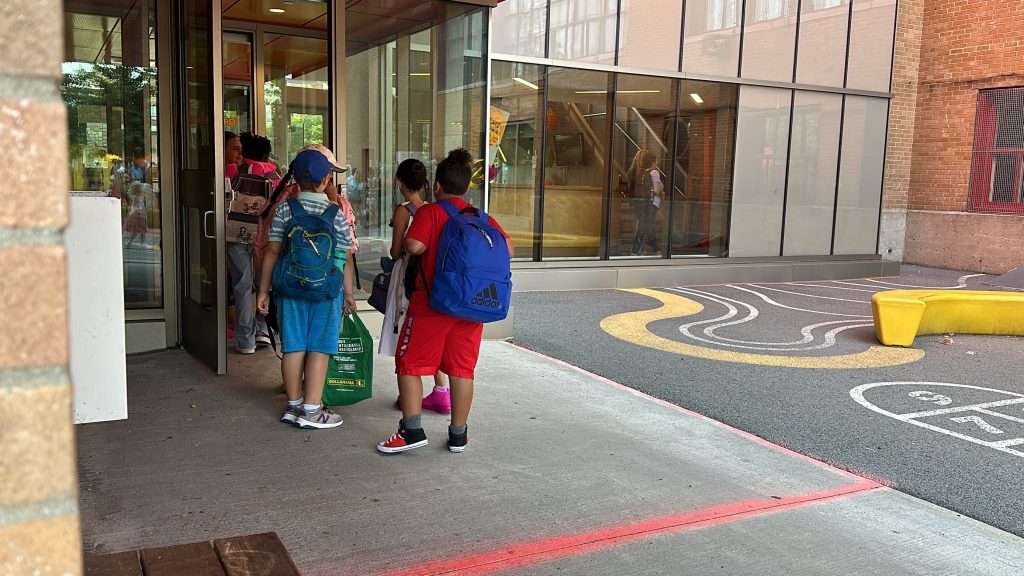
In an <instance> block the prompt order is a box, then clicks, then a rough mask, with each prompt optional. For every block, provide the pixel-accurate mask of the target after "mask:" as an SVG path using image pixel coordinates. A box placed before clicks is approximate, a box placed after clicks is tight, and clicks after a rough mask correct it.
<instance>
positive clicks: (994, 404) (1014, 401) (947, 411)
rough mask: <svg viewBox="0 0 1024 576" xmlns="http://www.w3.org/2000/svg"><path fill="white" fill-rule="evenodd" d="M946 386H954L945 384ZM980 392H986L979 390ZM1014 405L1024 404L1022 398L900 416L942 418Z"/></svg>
mask: <svg viewBox="0 0 1024 576" xmlns="http://www.w3.org/2000/svg"><path fill="white" fill-rule="evenodd" d="M947 386H956V384H947ZM981 390H986V389H985V388H981ZM999 392H1003V393H1004V394H1012V392H1004V391H1002V390H1000V391H999ZM1014 404H1024V398H1010V399H1007V400H996V401H994V402H982V403H980V404H969V405H967V406H954V407H953V408H939V409H938V410H929V411H927V412H912V413H910V414H900V416H902V417H903V418H930V417H932V416H943V415H945V414H958V413H960V412H973V411H975V410H983V409H985V408H998V407H1000V406H1012V405H1014Z"/></svg>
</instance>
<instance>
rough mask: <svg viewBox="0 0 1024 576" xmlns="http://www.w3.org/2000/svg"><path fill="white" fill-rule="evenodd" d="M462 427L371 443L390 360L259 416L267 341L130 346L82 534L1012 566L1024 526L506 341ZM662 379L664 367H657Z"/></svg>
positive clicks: (593, 566)
mask: <svg viewBox="0 0 1024 576" xmlns="http://www.w3.org/2000/svg"><path fill="white" fill-rule="evenodd" d="M483 348H484V349H483V351H482V354H481V362H480V367H479V369H478V380H477V390H476V400H475V403H474V409H473V414H472V417H471V418H470V444H469V447H468V448H467V450H466V452H464V453H463V454H458V455H454V454H450V453H449V452H448V451H447V448H446V447H445V430H446V425H447V418H446V417H443V416H439V415H436V414H433V413H427V414H425V415H424V421H425V428H426V432H427V435H428V437H429V438H430V440H431V444H430V445H429V446H427V447H425V448H421V449H419V450H415V451H413V452H409V453H405V454H398V455H391V456H385V455H381V454H378V453H377V452H376V450H375V449H374V446H375V444H376V442H378V441H379V440H382V439H384V438H386V437H387V436H388V435H390V434H391V433H393V432H394V430H395V428H396V425H397V421H398V418H399V414H398V412H397V411H395V410H394V409H393V408H392V407H391V404H392V403H393V401H394V398H395V395H396V391H395V384H394V376H393V375H391V372H392V371H393V369H392V366H393V365H392V363H391V361H390V359H387V358H378V360H377V366H376V369H377V371H376V376H377V381H376V382H375V388H376V394H375V397H374V398H373V399H372V400H369V401H366V402H362V403H360V404H357V405H355V406H349V407H346V408H343V409H342V410H341V413H342V414H343V415H344V417H345V420H346V422H345V424H344V426H342V427H341V428H340V429H336V430H328V431H303V430H298V429H294V428H290V427H287V426H285V425H282V424H280V423H278V422H277V418H278V416H279V415H280V412H281V410H282V407H283V399H282V398H283V397H281V396H276V397H275V395H274V389H275V388H276V387H277V386H278V383H279V376H278V372H277V360H276V358H274V357H273V356H272V355H271V354H270V353H268V352H261V353H260V354H258V355H256V356H255V357H245V358H238V357H232V360H233V361H234V364H233V366H237V367H236V368H234V370H233V374H232V375H231V376H227V377H220V378H218V377H216V376H214V375H212V374H211V373H209V372H208V371H207V370H206V369H205V368H203V367H201V366H200V365H199V364H198V363H197V362H195V361H194V360H192V358H191V357H189V356H188V355H187V354H186V353H184V352H180V351H171V352H164V353H159V354H153V355H148V356H143V357H134V358H131V359H129V420H128V421H126V422H115V423H104V424H89V425H83V426H79V427H78V429H77V430H78V453H79V467H80V476H81V494H80V498H81V515H82V525H83V532H84V541H85V546H86V550H87V551H96V552H116V551H122V550H128V549H135V548H141V547H151V546H160V545H168V544H176V543H184V542H193V541H198V540H209V539H212V538H219V537H225V536H233V535H238V534H247V533H253V532H263V531H276V532H277V533H278V534H279V535H280V536H281V538H282V540H283V541H284V543H285V545H286V546H287V547H288V548H289V550H290V551H291V552H292V554H293V556H294V558H295V561H296V563H297V564H298V566H299V568H300V569H301V570H302V572H303V574H306V575H309V576H317V575H328V574H332V575H333V574H339V575H340V574H360V575H382V574H388V575H398V574H419V575H427V574H517V575H518V574H522V575H527V574H530V575H536V574H578V575H603V574H608V575H612V574H614V575H623V574H682V573H685V574H780V575H781V574H787V575H803V574H807V575H812V574H814V575H817V574H886V575H894V574H922V575H924V574H927V575H933V574H958V575H966V574H978V575H982V574H984V575H1000V574H1006V575H1010V574H1020V573H1022V572H1024V540H1022V539H1020V538H1017V537H1016V536H1013V535H1010V534H1008V533H1005V532H1002V531H999V530H996V529H995V528H992V527H990V526H988V525H985V524H981V523H979V522H976V521H973V520H970V519H966V518H964V517H962V516H959V515H957V514H955V513H952V512H949V511H947V510H944V509H942V508H939V507H936V506H934V505H931V504H928V503H926V502H923V501H920V500H916V499H913V498H910V497H908V496H905V495H903V494H900V493H898V492H895V491H893V490H890V489H888V488H884V487H881V486H879V485H877V484H876V483H874V482H872V481H870V480H867V479H863V478H859V477H856V476H853V475H851V474H848V473H845V472H843V471H840V470H837V469H834V468H831V467H829V466H827V465H824V464H821V463H819V462H816V461H813V460H811V459H808V458H805V457H802V456H799V455H796V454H793V453H791V452H788V451H786V450H784V449H782V448H779V447H776V446H773V445H770V444H768V443H767V442H764V441H762V440H760V439H757V438H754V437H751V436H749V435H746V434H744V433H741V432H738V431H735V430H733V429H730V428H727V427H725V426H723V425H721V424H719V423H716V422H713V421H711V420H708V419H705V418H703V417H701V416H699V415H696V414H692V413H689V412H687V411H685V410H682V409H680V408H677V407H675V406H672V405H669V404H666V403H664V402H661V401H658V400H655V399H652V398H650V397H647V396H644V395H642V394H639V393H637V392H634V391H632V390H629V389H625V388H623V387H621V386H618V385H616V384H614V383H612V382H609V381H606V380H604V379H602V378H599V377H596V376H593V375H590V374H587V373H585V372H582V371H580V370H578V369H576V368H573V367H571V366H568V365H565V364H563V363H561V362H558V361H555V360H551V359H548V358H546V357H542V356H539V355H537V354H535V353H533V352H529V351H526V350H523V349H520V348H517V347H514V346H512V345H509V344H504V343H499V342H486V343H484V346H483ZM665 377H667V378H673V377H679V375H673V374H666V375H665Z"/></svg>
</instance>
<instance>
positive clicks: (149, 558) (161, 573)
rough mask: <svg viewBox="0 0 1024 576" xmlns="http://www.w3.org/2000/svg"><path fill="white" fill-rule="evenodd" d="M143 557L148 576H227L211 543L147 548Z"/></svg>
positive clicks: (144, 569) (145, 572)
mask: <svg viewBox="0 0 1024 576" xmlns="http://www.w3.org/2000/svg"><path fill="white" fill-rule="evenodd" d="M141 556H142V571H143V573H144V574H145V575H146V576H184V575H185V574H188V576H225V574H224V569H223V568H221V566H220V560H219V559H218V558H217V553H216V552H214V551H213V548H212V547H211V546H210V543H209V542H196V543H194V544H179V545H178V546H165V547H163V548H147V549H145V550H143V551H142V553H141Z"/></svg>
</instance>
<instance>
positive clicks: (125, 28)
mask: <svg viewBox="0 0 1024 576" xmlns="http://www.w3.org/2000/svg"><path fill="white" fill-rule="evenodd" d="M76 6H77V8H75V9H74V10H73V11H66V12H65V13H64V18H65V22H66V26H67V34H66V38H67V42H66V43H65V45H64V64H63V66H62V69H63V73H64V78H63V82H62V83H61V95H62V96H63V98H64V103H65V104H66V106H67V119H68V135H69V148H68V152H69V160H70V173H71V179H70V182H71V189H72V193H73V194H85V195H106V196H112V197H116V198H120V199H121V216H122V242H123V244H124V247H123V256H124V282H125V287H124V295H125V307H126V308H129V309H131V308H159V307H160V306H162V305H163V282H162V270H163V257H162V254H161V243H162V241H163V239H162V235H161V229H160V181H159V178H158V174H159V173H158V170H157V164H158V162H159V150H158V146H157V143H158V132H157V125H158V124H157V106H158V102H157V62H156V33H157V32H156V17H155V3H154V1H153V0H149V1H148V2H147V1H142V2H138V1H133V0H112V1H110V2H106V3H104V6H103V8H102V9H99V8H97V9H95V10H91V9H88V8H86V7H85V4H84V3H80V2H79V3H76Z"/></svg>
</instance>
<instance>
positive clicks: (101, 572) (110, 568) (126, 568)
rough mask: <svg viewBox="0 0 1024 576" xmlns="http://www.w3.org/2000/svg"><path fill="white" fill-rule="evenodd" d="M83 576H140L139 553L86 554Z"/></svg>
mask: <svg viewBox="0 0 1024 576" xmlns="http://www.w3.org/2000/svg"><path fill="white" fill-rule="evenodd" d="M85 576H142V564H140V563H139V553H138V552H136V551H132V552H118V553H117V554H86V555H85Z"/></svg>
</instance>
